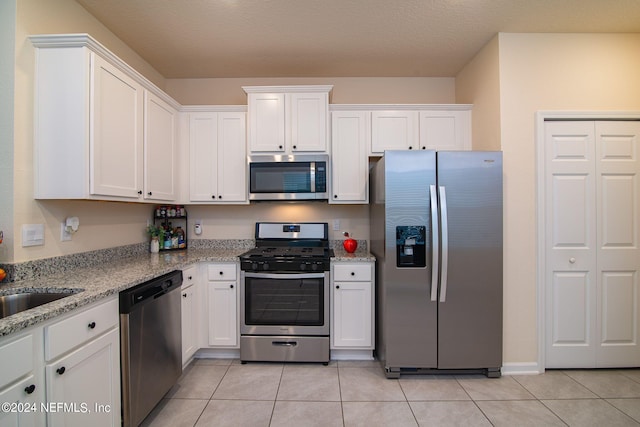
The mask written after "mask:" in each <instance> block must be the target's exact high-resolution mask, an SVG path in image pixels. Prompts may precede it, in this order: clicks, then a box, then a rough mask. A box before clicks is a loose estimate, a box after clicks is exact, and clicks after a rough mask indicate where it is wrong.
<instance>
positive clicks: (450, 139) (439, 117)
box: [420, 111, 471, 150]
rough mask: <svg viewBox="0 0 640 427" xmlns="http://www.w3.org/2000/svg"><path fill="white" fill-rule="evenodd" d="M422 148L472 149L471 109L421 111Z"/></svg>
mask: <svg viewBox="0 0 640 427" xmlns="http://www.w3.org/2000/svg"><path fill="white" fill-rule="evenodd" d="M420 148H421V149H423V150H425V149H426V150H470V149H471V112H470V111H421V112H420Z"/></svg>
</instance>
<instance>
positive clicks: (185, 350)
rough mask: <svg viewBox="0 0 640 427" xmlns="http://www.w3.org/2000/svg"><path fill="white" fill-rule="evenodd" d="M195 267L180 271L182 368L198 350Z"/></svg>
mask: <svg viewBox="0 0 640 427" xmlns="http://www.w3.org/2000/svg"><path fill="white" fill-rule="evenodd" d="M196 278H197V266H192V267H189V268H185V269H184V270H182V289H181V294H182V298H181V308H182V366H185V365H186V364H187V363H189V361H190V360H191V358H192V357H193V355H194V354H195V352H196V351H197V350H198V308H197V292H196V289H197V288H196V286H197V283H196V281H197V279H196Z"/></svg>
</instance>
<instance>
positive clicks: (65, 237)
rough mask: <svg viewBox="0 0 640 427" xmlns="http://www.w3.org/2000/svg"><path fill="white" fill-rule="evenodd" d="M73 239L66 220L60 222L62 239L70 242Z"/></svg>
mask: <svg viewBox="0 0 640 427" xmlns="http://www.w3.org/2000/svg"><path fill="white" fill-rule="evenodd" d="M70 240H71V233H69V232H68V231H67V224H65V223H64V222H62V223H60V241H61V242H68V241H70Z"/></svg>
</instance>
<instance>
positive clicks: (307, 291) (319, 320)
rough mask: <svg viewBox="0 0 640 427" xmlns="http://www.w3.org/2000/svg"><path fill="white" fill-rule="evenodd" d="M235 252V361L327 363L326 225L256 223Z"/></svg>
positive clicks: (327, 274) (327, 282)
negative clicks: (242, 249) (246, 243)
mask: <svg viewBox="0 0 640 427" xmlns="http://www.w3.org/2000/svg"><path fill="white" fill-rule="evenodd" d="M256 245H257V247H256V248H255V249H252V250H250V251H249V252H247V253H245V254H242V255H241V256H240V269H241V276H240V277H241V285H240V301H241V304H240V318H241V323H240V334H241V335H240V360H241V361H242V362H247V361H274V362H276V361H277V362H322V363H328V362H329V295H330V292H329V261H330V256H331V250H330V249H329V248H328V224H326V223H295V224H291V223H257V224H256Z"/></svg>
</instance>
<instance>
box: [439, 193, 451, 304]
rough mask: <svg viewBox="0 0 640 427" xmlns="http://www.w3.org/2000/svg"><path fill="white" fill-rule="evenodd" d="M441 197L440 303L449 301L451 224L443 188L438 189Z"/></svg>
mask: <svg viewBox="0 0 640 427" xmlns="http://www.w3.org/2000/svg"><path fill="white" fill-rule="evenodd" d="M438 193H439V196H440V224H441V225H442V229H441V231H440V234H441V239H442V240H441V242H442V245H441V247H442V266H441V269H440V302H445V301H446V300H447V271H448V269H449V224H448V221H447V193H446V191H445V189H444V187H443V186H440V187H438Z"/></svg>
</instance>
